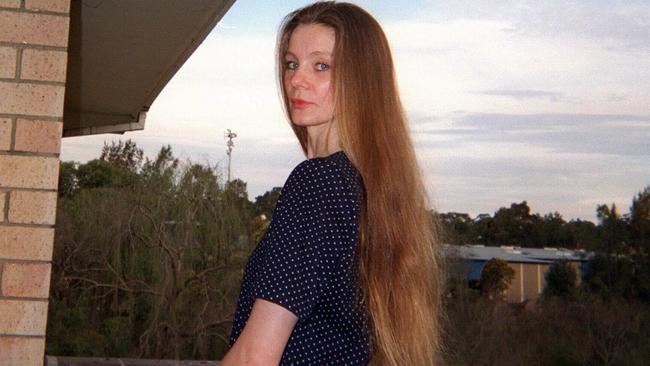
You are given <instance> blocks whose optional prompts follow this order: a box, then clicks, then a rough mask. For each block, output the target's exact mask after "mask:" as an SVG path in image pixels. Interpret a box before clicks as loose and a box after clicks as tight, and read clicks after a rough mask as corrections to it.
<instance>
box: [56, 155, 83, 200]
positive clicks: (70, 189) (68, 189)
mask: <svg viewBox="0 0 650 366" xmlns="http://www.w3.org/2000/svg"><path fill="white" fill-rule="evenodd" d="M78 188H79V185H78V184H77V164H76V163H74V162H72V161H62V162H61V165H60V167H59V196H62V197H72V196H73V195H74V194H75V193H76V192H77V189H78Z"/></svg>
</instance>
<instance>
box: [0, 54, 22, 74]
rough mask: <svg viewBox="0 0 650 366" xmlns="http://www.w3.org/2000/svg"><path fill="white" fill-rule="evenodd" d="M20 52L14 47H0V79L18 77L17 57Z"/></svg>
mask: <svg viewBox="0 0 650 366" xmlns="http://www.w3.org/2000/svg"><path fill="white" fill-rule="evenodd" d="M17 56H18V51H17V50H16V49H15V48H13V47H0V78H9V79H11V78H13V77H14V76H16V57H17Z"/></svg>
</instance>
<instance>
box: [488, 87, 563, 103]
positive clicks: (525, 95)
mask: <svg viewBox="0 0 650 366" xmlns="http://www.w3.org/2000/svg"><path fill="white" fill-rule="evenodd" d="M476 94H483V95H495V96H500V97H511V98H515V99H517V100H522V99H531V98H533V99H534V98H542V99H548V100H550V101H552V102H557V101H559V100H560V99H563V98H564V95H563V94H562V93H558V92H549V91H544V90H532V89H520V90H482V91H478V92H476Z"/></svg>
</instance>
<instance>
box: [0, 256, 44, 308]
mask: <svg viewBox="0 0 650 366" xmlns="http://www.w3.org/2000/svg"><path fill="white" fill-rule="evenodd" d="M49 291H50V264H49V263H5V264H4V266H3V269H2V295H3V296H15V297H40V298H44V299H47V296H48V293H49Z"/></svg>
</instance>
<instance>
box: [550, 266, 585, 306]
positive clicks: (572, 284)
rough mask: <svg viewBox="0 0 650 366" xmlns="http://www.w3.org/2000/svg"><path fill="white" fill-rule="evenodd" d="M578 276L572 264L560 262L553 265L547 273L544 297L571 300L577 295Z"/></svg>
mask: <svg viewBox="0 0 650 366" xmlns="http://www.w3.org/2000/svg"><path fill="white" fill-rule="evenodd" d="M577 283H578V274H577V273H576V270H575V268H574V267H573V266H572V265H571V263H569V262H567V261H559V262H555V263H553V264H551V266H550V267H549V269H548V272H546V287H545V288H544V296H545V297H549V296H558V297H566V298H571V297H573V296H574V295H575V291H576V286H577Z"/></svg>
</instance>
